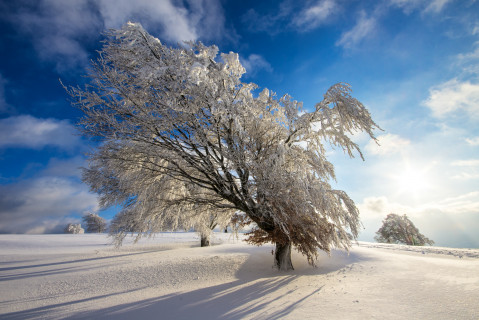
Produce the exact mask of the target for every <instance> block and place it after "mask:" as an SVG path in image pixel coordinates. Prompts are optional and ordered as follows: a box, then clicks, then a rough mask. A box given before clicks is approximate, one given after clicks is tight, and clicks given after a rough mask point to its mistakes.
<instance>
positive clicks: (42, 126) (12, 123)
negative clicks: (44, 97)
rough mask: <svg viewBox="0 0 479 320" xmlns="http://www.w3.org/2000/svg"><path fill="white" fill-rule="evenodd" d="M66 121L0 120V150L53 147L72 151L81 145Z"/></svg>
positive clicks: (14, 117) (17, 117) (21, 118)
mask: <svg viewBox="0 0 479 320" xmlns="http://www.w3.org/2000/svg"><path fill="white" fill-rule="evenodd" d="M74 133H75V129H74V127H73V126H72V125H71V124H70V123H69V122H68V121H67V120H57V119H39V118H35V117H32V116H30V115H22V116H13V117H9V118H4V119H0V136H1V137H2V139H1V140H0V148H8V147H17V148H18V147H20V148H31V149H37V150H38V149H42V148H44V147H45V146H55V147H59V148H62V149H65V150H72V149H73V148H77V147H78V146H79V145H80V144H81V140H80V138H79V137H78V136H76V135H74Z"/></svg>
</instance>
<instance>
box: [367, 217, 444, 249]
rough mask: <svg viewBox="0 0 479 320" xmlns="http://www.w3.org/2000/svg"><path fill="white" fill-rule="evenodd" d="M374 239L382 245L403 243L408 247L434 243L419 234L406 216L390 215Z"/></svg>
mask: <svg viewBox="0 0 479 320" xmlns="http://www.w3.org/2000/svg"><path fill="white" fill-rule="evenodd" d="M374 239H375V240H376V241H377V242H383V243H398V244H399V243H403V244H407V245H410V246H424V245H426V244H428V245H431V246H432V245H433V244H434V241H432V240H430V239H428V238H426V237H425V236H424V235H423V234H421V233H420V232H419V229H418V228H416V226H415V225H414V223H412V221H411V220H409V218H408V217H407V215H402V216H400V215H398V214H395V213H390V214H388V216H387V217H386V219H384V220H383V225H382V226H381V228H379V230H378V231H377V232H376V236H375V237H374Z"/></svg>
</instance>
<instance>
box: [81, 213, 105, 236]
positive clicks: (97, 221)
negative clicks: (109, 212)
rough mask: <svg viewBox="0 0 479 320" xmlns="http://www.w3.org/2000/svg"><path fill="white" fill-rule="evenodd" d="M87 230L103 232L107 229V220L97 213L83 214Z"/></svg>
mask: <svg viewBox="0 0 479 320" xmlns="http://www.w3.org/2000/svg"><path fill="white" fill-rule="evenodd" d="M83 222H84V223H85V224H86V232H90V233H102V232H105V231H106V221H105V219H103V218H102V217H100V216H99V215H98V214H96V213H91V212H90V213H87V214H85V215H84V216H83Z"/></svg>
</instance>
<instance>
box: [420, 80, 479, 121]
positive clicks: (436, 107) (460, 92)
mask: <svg viewBox="0 0 479 320" xmlns="http://www.w3.org/2000/svg"><path fill="white" fill-rule="evenodd" d="M423 103H424V105H426V106H427V107H428V108H429V109H431V111H432V112H433V115H434V116H435V117H438V118H443V117H445V116H446V115H448V114H451V113H459V112H462V113H463V114H464V115H465V116H470V117H474V118H477V117H478V116H479V84H476V83H471V82H469V81H464V82H461V81H459V80H458V79H456V78H455V79H452V80H450V81H447V82H445V83H443V84H441V85H439V86H436V87H434V88H432V89H430V90H429V98H428V99H427V100H426V101H424V102H423Z"/></svg>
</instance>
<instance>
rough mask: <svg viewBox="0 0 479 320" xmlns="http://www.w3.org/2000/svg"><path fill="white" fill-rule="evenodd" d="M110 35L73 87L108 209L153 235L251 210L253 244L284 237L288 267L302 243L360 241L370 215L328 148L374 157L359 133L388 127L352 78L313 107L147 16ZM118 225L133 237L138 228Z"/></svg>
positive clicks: (311, 254)
mask: <svg viewBox="0 0 479 320" xmlns="http://www.w3.org/2000/svg"><path fill="white" fill-rule="evenodd" d="M106 37H107V38H106V41H105V45H104V47H103V49H102V50H101V52H100V57H99V58H98V60H97V61H96V62H95V63H93V68H92V71H91V73H90V78H91V83H90V84H89V85H87V86H86V87H85V88H75V87H73V88H70V89H68V91H69V93H70V95H71V96H72V97H73V104H74V105H75V106H76V107H78V108H79V109H80V110H82V111H83V113H84V118H83V119H82V120H81V121H80V123H79V128H80V130H81V132H82V133H83V134H84V135H85V136H88V137H91V138H94V139H97V140H99V141H100V142H101V144H100V145H99V146H98V148H97V149H96V151H95V152H93V153H92V154H90V155H89V167H88V168H87V169H85V170H84V172H83V180H84V182H86V183H87V184H89V185H90V187H91V190H92V191H95V192H97V193H99V195H100V202H101V205H102V206H103V207H108V206H110V205H118V204H119V205H122V206H123V210H122V212H120V213H119V215H120V216H121V215H127V216H128V218H127V219H125V221H131V223H132V225H135V224H138V225H140V226H141V228H139V229H138V230H141V232H142V233H143V234H144V233H149V232H155V231H158V230H162V228H164V227H167V226H170V224H173V225H180V224H179V223H182V222H181V221H180V220H189V219H192V220H193V221H200V220H202V219H206V221H208V218H207V217H208V215H211V214H212V213H213V212H214V213H215V214H216V212H218V213H221V214H224V215H226V216H229V217H231V216H232V215H233V214H234V213H235V212H237V211H241V212H244V214H245V216H246V218H247V221H246V222H249V223H253V224H252V226H253V229H252V232H251V233H250V237H249V239H248V240H249V241H250V242H251V243H254V244H262V243H267V242H272V243H274V244H275V245H276V250H275V256H274V264H275V266H276V267H277V268H278V269H283V270H287V269H292V268H293V265H292V262H291V247H292V246H294V247H296V249H297V250H299V251H300V252H302V253H303V254H304V255H306V256H307V258H308V261H309V262H310V263H311V264H314V261H315V259H316V257H317V254H318V249H321V250H325V251H327V252H329V251H330V249H331V247H332V246H336V247H340V248H345V249H348V248H349V247H350V245H351V240H350V239H349V238H348V236H347V232H350V233H351V234H352V235H353V237H357V234H358V226H359V225H360V221H359V212H358V209H357V208H356V206H355V204H354V202H353V201H352V200H351V199H350V198H349V197H348V195H347V194H346V193H345V192H344V191H341V190H335V189H333V188H332V187H331V185H330V183H329V182H330V180H331V179H335V172H334V166H333V165H332V163H330V162H329V161H328V160H327V159H326V156H325V154H326V144H329V145H331V146H333V147H339V148H341V149H342V150H344V152H345V153H347V154H348V155H349V156H350V157H353V156H354V153H355V152H358V154H359V155H360V156H361V157H362V154H361V152H360V150H359V147H358V145H357V144H355V143H354V142H353V141H352V140H351V139H350V136H351V134H353V133H357V132H360V131H364V132H366V133H367V134H368V135H369V136H370V137H371V138H373V139H375V138H374V134H373V130H374V129H375V128H377V125H376V124H375V123H374V122H373V120H372V119H371V116H370V114H369V112H368V110H367V109H366V108H365V107H364V105H363V104H361V102H359V101H358V100H357V99H355V98H353V97H352V96H351V90H350V87H349V85H347V84H343V83H339V84H336V85H333V86H332V87H331V88H330V89H329V90H327V92H326V93H325V94H324V97H323V99H322V101H320V102H319V103H317V104H316V105H315V106H314V108H313V110H312V111H311V112H308V111H307V110H304V109H302V104H301V103H300V102H297V101H295V100H293V99H292V98H291V97H290V96H289V95H284V96H282V97H279V98H278V97H276V95H275V94H274V93H273V92H271V91H269V90H267V89H264V90H263V91H261V92H259V93H257V92H255V90H256V88H257V86H256V85H255V84H253V83H244V82H242V81H241V76H242V75H243V73H244V72H245V69H244V68H243V66H242V65H241V63H240V62H239V59H238V55H237V54H236V53H232V52H230V53H229V54H221V55H220V56H219V57H218V48H217V47H216V46H209V47H208V46H204V45H203V44H202V43H187V44H186V46H184V47H179V48H174V47H168V46H166V45H164V44H162V43H161V42H160V40H158V39H156V38H155V37H153V36H151V35H149V34H148V33H147V32H146V31H145V30H144V29H143V28H142V27H141V26H140V25H139V24H135V23H128V24H126V25H125V26H124V27H123V28H121V29H120V30H110V31H109V32H108V33H107V34H106ZM205 217H206V218H205ZM113 230H116V231H118V232H117V233H116V236H117V239H120V240H121V239H122V237H123V236H124V233H125V231H128V230H129V227H128V226H122V227H119V228H116V229H113ZM116 231H115V232H116Z"/></svg>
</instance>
